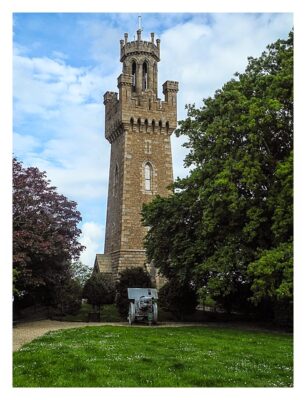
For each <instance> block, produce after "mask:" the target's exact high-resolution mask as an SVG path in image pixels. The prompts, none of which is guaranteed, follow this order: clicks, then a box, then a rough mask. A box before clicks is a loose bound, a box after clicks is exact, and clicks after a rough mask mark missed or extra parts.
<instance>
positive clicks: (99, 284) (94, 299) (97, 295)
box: [83, 272, 115, 310]
mask: <svg viewBox="0 0 306 400" xmlns="http://www.w3.org/2000/svg"><path fill="white" fill-rule="evenodd" d="M83 297H84V298H85V299H87V300H88V303H89V304H92V305H93V306H94V307H95V306H97V307H98V308H99V310H100V307H101V306H102V305H104V304H112V303H113V302H114V299H115V284H114V281H113V278H112V276H111V275H110V274H107V273H104V272H98V273H95V274H93V275H92V276H91V277H90V278H89V279H88V280H87V282H86V283H85V285H84V289H83Z"/></svg>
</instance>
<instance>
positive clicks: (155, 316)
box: [153, 303, 158, 324]
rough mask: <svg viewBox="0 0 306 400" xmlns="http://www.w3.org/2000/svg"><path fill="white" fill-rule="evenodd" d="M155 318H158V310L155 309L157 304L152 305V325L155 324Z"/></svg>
mask: <svg viewBox="0 0 306 400" xmlns="http://www.w3.org/2000/svg"><path fill="white" fill-rule="evenodd" d="M157 316H158V308H157V304H156V303H154V304H153V322H154V324H156V323H157Z"/></svg>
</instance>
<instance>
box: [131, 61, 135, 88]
mask: <svg viewBox="0 0 306 400" xmlns="http://www.w3.org/2000/svg"><path fill="white" fill-rule="evenodd" d="M132 90H133V92H135V90H136V63H135V61H134V62H133V64H132Z"/></svg>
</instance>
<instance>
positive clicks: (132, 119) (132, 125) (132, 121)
mask: <svg viewBox="0 0 306 400" xmlns="http://www.w3.org/2000/svg"><path fill="white" fill-rule="evenodd" d="M130 123H131V128H132V130H133V129H134V118H133V117H132V118H131V119H130Z"/></svg>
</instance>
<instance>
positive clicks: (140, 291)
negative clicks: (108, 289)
mask: <svg viewBox="0 0 306 400" xmlns="http://www.w3.org/2000/svg"><path fill="white" fill-rule="evenodd" d="M127 291H128V298H129V300H130V304H129V314H128V318H127V319H128V321H129V324H130V325H132V324H133V323H134V322H135V321H148V323H149V325H151V324H152V323H154V324H156V323H157V303H156V300H157V299H158V296H157V290H156V289H151V288H128V290H127Z"/></svg>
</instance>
